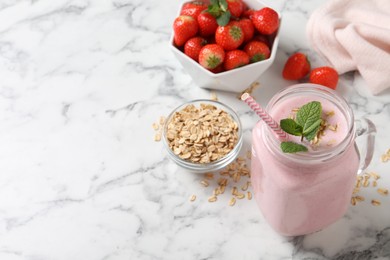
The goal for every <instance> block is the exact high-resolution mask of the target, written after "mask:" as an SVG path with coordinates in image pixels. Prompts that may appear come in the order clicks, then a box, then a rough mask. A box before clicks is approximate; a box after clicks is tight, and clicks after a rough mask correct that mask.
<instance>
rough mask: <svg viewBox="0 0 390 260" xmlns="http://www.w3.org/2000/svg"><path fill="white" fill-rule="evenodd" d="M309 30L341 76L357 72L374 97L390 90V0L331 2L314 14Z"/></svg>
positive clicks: (318, 46) (316, 44)
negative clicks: (349, 72)
mask: <svg viewBox="0 0 390 260" xmlns="http://www.w3.org/2000/svg"><path fill="white" fill-rule="evenodd" d="M306 30H307V36H308V38H309V41H310V43H311V45H312V47H313V48H314V50H315V51H316V52H317V53H318V54H319V55H320V56H322V58H324V59H325V61H326V62H327V63H328V65H329V66H331V67H333V68H335V69H336V70H337V71H338V73H339V74H343V73H345V72H348V71H353V70H358V71H359V72H360V74H361V75H362V77H363V79H364V80H365V81H366V82H367V85H368V87H369V88H370V90H371V92H372V94H374V95H376V94H379V93H380V92H382V91H383V90H385V89H387V88H389V87H390V0H330V1H328V2H326V4H325V5H323V6H322V7H320V8H319V9H317V10H315V11H314V12H313V13H312V15H311V16H310V18H309V21H308V24H307V28H306Z"/></svg>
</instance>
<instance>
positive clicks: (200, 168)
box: [162, 99, 243, 173]
mask: <svg viewBox="0 0 390 260" xmlns="http://www.w3.org/2000/svg"><path fill="white" fill-rule="evenodd" d="M200 104H210V105H213V106H215V107H217V108H219V109H221V110H223V111H225V112H226V113H227V114H229V115H230V116H231V117H232V119H233V120H234V121H235V122H236V123H237V126H238V132H237V137H238V138H237V143H236V144H235V146H234V148H233V149H232V150H231V151H230V152H229V153H227V154H226V155H225V156H223V157H222V158H220V159H218V160H215V161H212V162H210V163H195V162H191V161H189V160H185V159H182V158H180V157H179V156H178V155H176V154H175V153H174V152H173V151H172V149H171V148H170V147H169V144H168V139H167V133H168V124H169V122H170V121H171V119H172V117H173V116H174V115H175V113H176V112H179V111H181V110H182V109H183V108H184V107H186V106H188V105H195V106H196V107H200ZM165 122H166V123H165V125H164V128H163V135H162V139H163V143H164V147H165V148H166V150H167V153H168V155H169V158H170V159H172V160H173V161H174V162H175V163H176V164H177V165H179V166H180V167H182V168H184V169H186V170H188V171H191V172H196V173H206V172H214V171H218V170H220V169H222V168H224V167H226V166H227V165H229V164H230V163H231V162H233V161H234V160H235V159H236V157H237V155H238V154H239V152H240V150H241V147H242V143H243V137H242V136H243V132H242V126H241V121H240V118H239V117H238V115H237V114H236V112H235V111H234V110H233V109H231V108H230V107H229V106H227V105H225V104H223V103H221V102H219V101H213V100H208V99H197V100H192V101H189V102H186V103H184V104H182V105H180V106H178V107H177V108H175V109H174V110H173V111H172V112H171V113H170V114H169V116H168V117H167V119H166V121H165Z"/></svg>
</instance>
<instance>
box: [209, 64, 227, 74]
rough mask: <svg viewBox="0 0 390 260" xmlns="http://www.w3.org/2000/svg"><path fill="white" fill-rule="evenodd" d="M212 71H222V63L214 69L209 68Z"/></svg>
mask: <svg viewBox="0 0 390 260" xmlns="http://www.w3.org/2000/svg"><path fill="white" fill-rule="evenodd" d="M210 71H211V72H212V73H220V72H223V71H224V69H223V64H221V65H219V66H218V67H216V68H215V69H212V70H210Z"/></svg>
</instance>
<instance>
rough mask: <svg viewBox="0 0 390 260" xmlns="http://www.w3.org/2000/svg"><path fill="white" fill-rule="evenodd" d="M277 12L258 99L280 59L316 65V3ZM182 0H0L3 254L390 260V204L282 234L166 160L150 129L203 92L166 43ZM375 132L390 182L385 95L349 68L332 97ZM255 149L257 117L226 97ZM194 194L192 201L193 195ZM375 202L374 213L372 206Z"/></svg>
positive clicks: (63, 259) (271, 85)
mask: <svg viewBox="0 0 390 260" xmlns="http://www.w3.org/2000/svg"><path fill="white" fill-rule="evenodd" d="M266 2H268V3H269V4H271V5H273V6H274V7H275V8H278V9H279V10H280V11H281V13H282V14H283V19H284V20H283V25H282V27H281V39H280V45H279V50H278V54H277V57H276V60H275V63H274V64H273V66H272V67H271V68H270V69H269V71H267V72H266V73H265V74H264V75H263V76H262V77H261V78H260V79H259V82H260V84H261V87H260V88H259V89H257V90H256V91H255V92H254V96H255V97H256V99H257V100H258V101H259V102H261V103H262V104H266V102H267V100H268V99H269V98H270V97H271V96H272V95H273V94H274V93H275V92H276V91H278V90H279V89H281V88H283V87H284V86H287V85H289V84H291V82H287V81H285V80H283V79H282V78H281V74H280V73H281V69H282V67H283V64H284V61H285V60H286V58H287V56H288V54H291V53H292V52H294V51H297V50H301V51H304V52H306V53H308V54H309V55H310V58H311V61H312V64H313V66H318V65H321V64H322V61H321V60H320V59H319V58H318V56H316V54H315V53H314V52H313V51H312V50H311V49H310V46H309V45H308V43H307V41H306V38H305V24H306V21H307V19H308V16H309V15H310V13H311V11H312V10H314V9H315V8H316V7H318V6H319V5H320V4H321V3H323V2H324V1H323V0H316V1H298V0H292V1H286V0H285V1H271V0H267V1H266ZM178 6H179V3H178V2H177V1H158V0H149V1H143V0H111V1H103V0H95V1H92V0H73V1H72V0H71V1H65V0H57V1H52V0H34V1H27V0H26V1H22V0H17V1H16V0H15V1H12V0H2V1H0V259H1V260H21V259H26V260H27V259H28V260H51V259H56V260H57V259H58V260H70V259H72V260H114V259H142V260H145V259H169V260H172V259H180V260H182V259H210V260H211V259H224V260H228V259H340V260H342V259H343V260H344V259H390V196H387V197H384V196H383V197H380V196H379V195H377V193H376V191H375V189H374V188H367V189H364V190H362V191H361V192H360V194H361V195H362V196H365V197H366V200H368V201H365V202H362V203H359V204H358V205H357V206H354V207H353V206H351V207H350V208H349V210H348V212H347V214H346V215H345V217H343V218H342V219H340V220H339V221H338V222H336V223H335V224H333V225H331V226H329V227H328V228H326V229H324V230H322V231H320V232H317V233H315V234H311V235H307V236H302V237H295V238H285V237H282V236H280V235H278V234H276V233H275V232H274V231H273V230H272V229H271V228H270V227H269V226H268V224H267V223H266V222H265V220H264V219H263V217H262V215H261V212H260V211H259V209H258V207H257V206H256V203H255V201H254V200H240V201H238V202H237V204H236V205H235V206H234V207H229V206H228V204H227V202H228V200H229V196H227V195H226V196H225V197H223V198H221V199H220V200H219V201H217V202H216V203H208V202H207V197H208V196H209V195H210V192H211V188H210V187H208V188H207V189H206V188H204V187H203V186H202V185H200V184H199V181H200V180H201V179H202V178H201V177H200V176H198V175H194V174H190V173H188V172H185V171H184V170H182V169H179V168H178V167H177V166H176V165H175V164H174V163H173V162H171V161H170V160H168V157H167V156H166V154H165V153H164V150H163V145H162V143H157V142H154V140H153V136H154V130H153V128H152V123H153V122H155V121H157V120H158V119H159V117H160V116H162V115H167V114H168V113H169V112H170V110H171V109H172V108H174V107H176V106H177V105H179V104H181V103H182V102H184V101H187V100H190V99H195V98H209V97H210V95H211V94H210V91H208V90H205V89H201V88H198V87H197V86H196V85H195V84H194V83H193V82H192V80H191V78H190V77H189V76H188V75H187V74H186V73H185V71H184V70H183V69H182V67H181V66H180V64H179V63H178V62H177V61H176V60H175V59H174V57H173V54H172V53H171V52H170V50H169V48H168V41H169V36H170V30H171V24H172V21H173V19H174V18H175V16H176V13H177V8H178ZM338 91H339V92H340V93H341V94H342V95H343V96H344V97H345V98H346V99H347V100H348V102H349V103H350V104H351V106H352V107H353V109H354V111H355V114H356V116H357V117H360V116H367V117H368V118H370V119H371V120H372V121H373V122H375V124H376V125H377V128H378V134H377V142H376V149H375V154H374V159H373V162H372V164H371V166H370V167H369V171H374V172H377V173H378V174H380V175H381V176H382V178H381V179H380V180H379V181H378V184H379V185H380V186H383V187H387V188H390V162H389V163H387V164H386V163H382V162H381V161H380V156H381V155H382V154H383V153H384V152H386V150H387V149H388V148H390V136H389V132H390V125H389V123H388V122H389V118H390V102H389V101H390V98H389V97H390V91H386V92H385V93H383V94H382V95H379V96H372V95H370V94H369V93H368V91H367V89H366V85H365V83H364V81H363V80H362V79H361V77H360V76H359V75H358V74H357V73H356V74H355V73H350V74H347V75H343V76H342V77H341V80H340V84H339V90H338ZM217 96H218V98H219V99H220V100H221V101H223V102H225V103H227V104H229V105H230V106H232V107H234V108H235V109H236V110H237V111H238V113H239V114H240V116H241V118H242V121H243V127H244V129H245V144H244V147H243V151H244V152H245V151H246V150H248V148H249V146H250V131H251V128H252V127H253V125H254V123H255V122H256V121H257V117H256V116H255V114H253V113H252V112H250V111H249V109H248V108H247V107H246V106H245V104H242V103H240V102H239V101H238V100H237V99H236V98H235V95H234V94H231V93H222V92H218V93H217ZM192 194H196V195H197V200H196V201H195V202H192V203H191V202H190V201H189V199H188V198H189V196H190V195H192ZM372 198H379V199H380V200H381V202H382V205H381V206H377V207H374V206H372V205H371V204H370V203H369V200H371V199H372Z"/></svg>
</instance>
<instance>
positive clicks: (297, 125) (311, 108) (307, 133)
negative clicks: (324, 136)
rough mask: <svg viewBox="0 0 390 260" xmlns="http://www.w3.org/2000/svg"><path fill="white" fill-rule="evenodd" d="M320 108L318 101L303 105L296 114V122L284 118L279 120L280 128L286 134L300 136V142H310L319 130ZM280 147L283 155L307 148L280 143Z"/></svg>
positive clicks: (290, 143)
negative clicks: (304, 140) (304, 139)
mask: <svg viewBox="0 0 390 260" xmlns="http://www.w3.org/2000/svg"><path fill="white" fill-rule="evenodd" d="M321 114H322V106H321V103H320V102H318V101H312V102H309V103H307V104H305V105H303V106H302V107H301V108H300V109H299V110H298V112H297V115H296V120H293V119H291V118H286V119H282V120H280V127H281V128H282V129H283V130H284V131H285V132H286V133H288V134H291V135H295V136H301V137H302V138H301V140H303V138H306V140H308V141H311V140H313V139H314V137H315V136H316V135H317V132H318V130H319V129H320V126H321V122H322V118H321ZM280 147H281V149H282V151H283V152H284V153H297V152H306V151H308V149H307V147H306V146H304V145H301V144H297V143H294V142H282V143H281V144H280Z"/></svg>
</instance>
